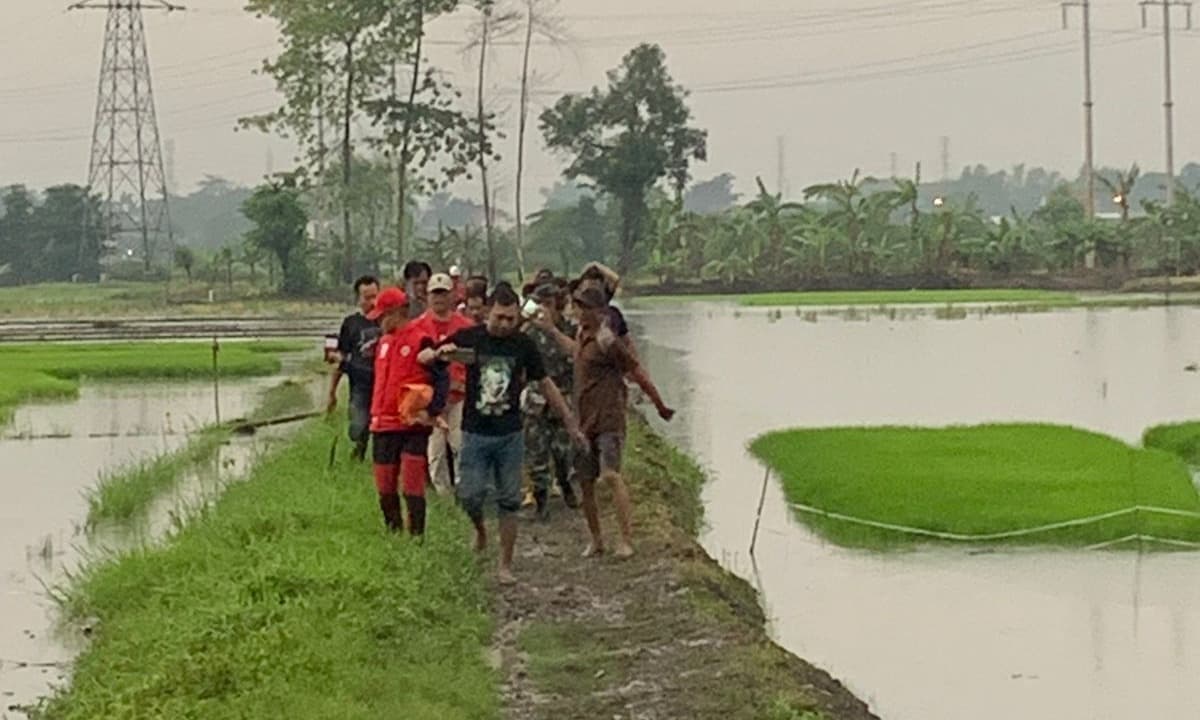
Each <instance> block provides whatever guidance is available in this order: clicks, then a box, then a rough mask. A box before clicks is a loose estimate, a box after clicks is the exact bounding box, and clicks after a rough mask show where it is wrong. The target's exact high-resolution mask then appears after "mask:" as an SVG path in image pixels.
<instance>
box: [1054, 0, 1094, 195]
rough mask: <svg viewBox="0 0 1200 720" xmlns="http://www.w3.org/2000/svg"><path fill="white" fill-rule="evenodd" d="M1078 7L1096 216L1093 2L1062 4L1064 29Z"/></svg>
mask: <svg viewBox="0 0 1200 720" xmlns="http://www.w3.org/2000/svg"><path fill="white" fill-rule="evenodd" d="M1072 7H1077V8H1079V9H1080V10H1081V11H1082V12H1083V171H1084V173H1086V174H1087V182H1086V183H1085V186H1086V187H1087V200H1086V202H1085V204H1084V207H1086V208H1087V215H1088V218H1094V217H1096V166H1095V152H1094V148H1095V145H1094V138H1095V134H1094V127H1095V126H1094V124H1093V120H1092V107H1093V103H1092V3H1091V0H1073V1H1070V2H1064V3H1063V4H1062V24H1063V29H1064V30H1065V29H1067V26H1068V23H1067V12H1068V10H1069V9H1070V8H1072Z"/></svg>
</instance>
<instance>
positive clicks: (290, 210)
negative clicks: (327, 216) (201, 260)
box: [242, 179, 311, 295]
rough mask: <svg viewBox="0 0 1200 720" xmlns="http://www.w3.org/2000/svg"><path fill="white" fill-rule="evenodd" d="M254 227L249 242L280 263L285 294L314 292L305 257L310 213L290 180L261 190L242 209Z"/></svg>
mask: <svg viewBox="0 0 1200 720" xmlns="http://www.w3.org/2000/svg"><path fill="white" fill-rule="evenodd" d="M242 212H243V213H244V214H245V215H246V218H247V219H248V220H250V222H251V223H253V224H254V226H253V227H252V228H251V229H250V232H248V233H247V234H246V241H247V242H250V243H253V244H254V245H257V246H258V247H260V248H262V249H263V250H265V251H266V252H269V253H271V254H272V255H274V256H275V258H276V259H277V260H278V261H279V268H280V270H281V272H282V274H283V287H282V290H283V292H284V294H286V295H303V294H304V293H307V292H309V291H310V290H311V277H310V276H309V272H308V266H307V263H306V258H305V256H304V255H305V250H306V245H307V242H306V241H307V238H306V236H305V229H306V227H307V226H308V213H306V212H305V210H304V204H303V203H302V202H301V200H300V193H299V191H298V190H297V188H296V186H295V182H294V181H292V180H291V179H285V180H283V181H273V182H269V183H267V184H265V185H262V186H260V187H258V188H257V189H256V190H255V191H254V194H253V195H251V196H250V199H248V200H247V201H246V203H245V205H243V207H242Z"/></svg>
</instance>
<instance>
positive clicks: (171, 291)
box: [0, 277, 341, 319]
mask: <svg viewBox="0 0 1200 720" xmlns="http://www.w3.org/2000/svg"><path fill="white" fill-rule="evenodd" d="M210 288H211V289H212V290H213V292H214V300H215V301H214V302H211V303H210V302H209V301H208V291H209V289H210ZM340 311H341V307H339V306H337V305H335V304H331V303H325V302H320V301H308V300H291V299H286V298H280V297H276V296H274V295H272V294H270V293H268V292H266V291H265V290H264V289H263V288H262V287H255V286H252V285H250V284H249V283H245V282H235V283H234V286H233V288H232V290H231V289H229V288H227V287H226V286H225V284H224V283H216V284H209V283H203V282H199V281H197V282H193V283H188V282H186V281H185V280H184V279H183V278H182V277H178V278H175V279H174V280H173V281H172V283H171V286H170V287H169V288H168V287H167V285H166V284H165V283H162V282H134V281H109V282H105V283H100V284H97V283H43V284H38V285H19V286H15V287H0V318H3V317H10V318H18V317H19V318H36V317H53V318H64V319H67V318H80V317H84V318H108V317H138V316H149V315H153V316H161V315H162V314H163V313H167V314H171V315H193V316H195V315H221V316H237V315H263V314H270V315H303V314H314V313H335V314H336V313H338V312H340Z"/></svg>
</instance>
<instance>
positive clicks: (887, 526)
mask: <svg viewBox="0 0 1200 720" xmlns="http://www.w3.org/2000/svg"><path fill="white" fill-rule="evenodd" d="M789 504H790V505H791V507H792V508H793V509H795V510H799V511H801V512H806V513H809V514H812V515H820V516H822V517H826V518H830V519H832V520H841V521H844V522H849V523H854V524H857V525H865V526H867V527H874V528H879V529H881V530H892V531H895V532H902V533H907V534H909V535H920V536H924V537H931V538H936V539H938V540H950V541H953V542H986V541H988V540H1005V539H1009V538H1016V537H1024V536H1027V535H1036V534H1039V533H1044V532H1050V531H1053V530H1062V529H1064V528H1070V527H1079V526H1083V525H1093V524H1095V523H1098V522H1103V521H1105V520H1111V519H1113V518H1118V517H1123V516H1125V515H1132V514H1134V513H1139V512H1144V513H1149V514H1160V515H1173V516H1177V517H1186V518H1193V519H1200V512H1191V511H1189V510H1177V509H1174V508H1161V507H1154V506H1147V505H1135V506H1133V507H1128V508H1124V509H1122V510H1113V511H1112V512H1107V513H1102V514H1100V515H1090V516H1088V517H1083V518H1077V519H1075V520H1064V521H1062V522H1056V523H1050V524H1047V525H1038V526H1037V527H1031V528H1022V529H1020V530H1009V531H1006V532H997V533H974V534H964V533H952V532H942V531H939V530H928V529H925V528H917V527H910V526H908V525H895V524H893V523H885V522H879V521H877V520H867V519H865V518H859V517H854V516H853V515H845V514H843V513H838V512H832V511H829V510H822V509H821V508H816V507H813V506H811V505H805V504H803V503H789ZM1132 539H1154V540H1162V539H1161V538H1151V536H1143V535H1131V536H1129V537H1126V538H1122V539H1121V540H1119V541H1111V542H1110V543H1108V544H1115V543H1118V542H1127V541H1129V540H1132ZM1162 541H1164V542H1176V543H1186V544H1187V545H1189V546H1195V547H1198V548H1200V543H1187V541H1183V540H1177V541H1165V540H1162Z"/></svg>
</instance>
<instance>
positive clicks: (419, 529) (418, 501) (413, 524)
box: [404, 495, 425, 537]
mask: <svg viewBox="0 0 1200 720" xmlns="http://www.w3.org/2000/svg"><path fill="white" fill-rule="evenodd" d="M404 504H405V505H407V506H408V532H409V534H410V535H412V536H413V537H421V536H423V535H424V534H425V498H423V497H421V496H420V495H405V496H404Z"/></svg>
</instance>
